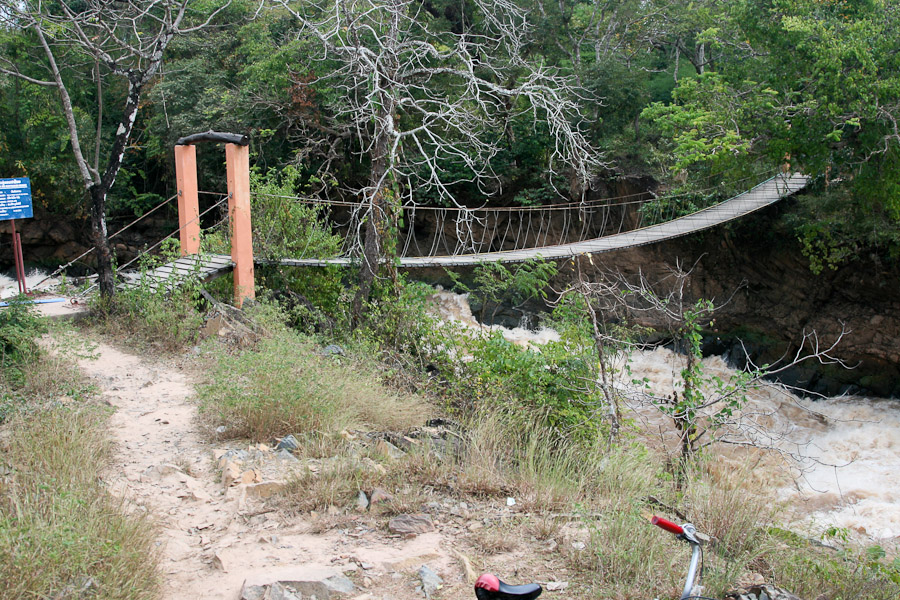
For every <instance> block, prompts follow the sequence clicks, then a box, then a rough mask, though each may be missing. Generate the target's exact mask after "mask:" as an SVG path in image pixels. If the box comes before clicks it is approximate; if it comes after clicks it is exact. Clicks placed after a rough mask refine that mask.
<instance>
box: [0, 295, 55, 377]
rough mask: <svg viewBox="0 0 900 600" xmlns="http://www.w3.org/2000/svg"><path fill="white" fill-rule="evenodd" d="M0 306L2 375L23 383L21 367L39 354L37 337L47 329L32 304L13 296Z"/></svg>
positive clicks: (0, 369)
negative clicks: (4, 305) (3, 305)
mask: <svg viewBox="0 0 900 600" xmlns="http://www.w3.org/2000/svg"><path fill="white" fill-rule="evenodd" d="M8 304H9V306H6V307H3V308H0V375H2V376H3V379H4V380H5V381H7V382H8V383H13V384H15V383H20V382H21V380H22V377H23V373H22V369H23V367H25V366H26V365H27V364H28V363H29V362H30V361H32V360H34V359H35V358H36V357H37V356H38V355H39V353H40V349H39V348H38V345H37V338H38V337H39V336H40V335H42V334H43V333H45V332H46V331H47V326H46V324H45V322H44V320H43V319H41V317H40V316H38V314H37V313H36V312H35V310H34V308H33V306H32V304H31V303H30V302H29V301H28V300H25V299H23V298H21V297H20V298H13V299H11V300H9V302H8Z"/></svg>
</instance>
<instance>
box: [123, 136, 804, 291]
mask: <svg viewBox="0 0 900 600" xmlns="http://www.w3.org/2000/svg"><path fill="white" fill-rule="evenodd" d="M198 141H214V142H225V153H226V169H227V182H228V193H227V194H219V195H217V196H218V197H217V198H215V197H214V198H213V200H212V201H211V202H206V204H208V207H207V208H206V209H205V210H204V211H203V212H200V210H199V200H198V199H199V195H200V194H203V193H206V192H200V191H198V189H197V172H196V151H195V144H196V143H197V142H198ZM175 159H176V160H175V163H176V177H177V185H178V193H177V195H176V196H173V197H172V198H170V199H169V201H171V200H173V199H174V198H177V199H178V215H179V227H178V229H177V230H176V231H175V232H173V233H172V234H170V236H168V237H174V236H176V235H178V236H179V239H180V242H181V246H180V248H181V254H182V256H181V258H179V259H177V260H173V261H171V262H169V263H166V264H164V265H161V266H159V267H156V268H155V269H152V270H150V271H145V272H143V273H137V272H134V271H128V266H129V265H131V263H128V264H126V265H123V267H121V268H120V270H119V274H120V276H121V277H122V280H123V282H122V285H127V286H135V285H145V286H149V287H150V288H152V289H159V288H160V286H162V287H164V288H170V287H172V286H174V285H178V281H179V280H180V279H183V278H184V277H186V276H188V275H190V276H194V277H199V278H200V279H201V280H209V279H214V278H216V277H219V276H221V275H223V274H225V273H227V272H230V271H233V272H234V286H235V302H236V304H238V305H240V304H241V303H242V301H243V300H244V299H246V298H253V297H254V267H255V265H283V266H296V267H322V266H329V265H339V266H348V265H353V264H359V261H360V260H361V258H360V257H361V256H362V252H361V250H362V239H363V235H362V234H363V230H364V224H365V223H366V220H367V218H368V216H369V211H370V209H371V207H370V206H367V205H366V204H361V203H351V202H346V201H327V200H322V199H316V198H302V197H287V196H271V195H269V196H264V197H262V198H258V200H262V199H264V200H266V201H267V203H268V204H269V205H270V206H271V207H273V208H274V209H275V210H278V211H280V210H282V209H283V208H284V207H285V206H287V205H288V204H290V203H300V204H305V205H309V206H313V207H315V211H314V214H317V215H318V216H319V217H321V219H322V220H323V222H327V223H329V224H330V226H331V227H332V230H333V233H334V234H339V235H340V236H341V237H342V238H343V240H344V241H343V245H342V248H341V249H340V251H339V252H335V255H334V256H314V255H313V254H314V253H315V250H310V248H312V247H313V246H312V245H311V246H309V247H308V248H307V250H300V251H297V252H294V254H295V256H290V257H282V256H269V255H266V254H265V253H261V256H254V240H253V235H254V232H253V228H252V226H251V220H250V219H251V215H250V206H251V201H250V196H251V194H250V177H249V172H250V171H249V152H248V147H247V145H246V138H245V137H243V136H236V135H232V134H216V133H213V132H208V133H206V134H197V135H195V136H188V137H186V138H182V139H181V140H179V142H178V145H176V147H175ZM760 179H762V181H760ZM808 181H809V178H808V177H807V176H805V175H802V174H799V173H785V172H778V173H775V174H769V175H768V176H764V177H763V176H759V175H757V176H750V177H748V178H747V179H746V180H744V181H743V182H740V181H739V182H736V183H735V182H733V183H732V186H735V185H736V186H740V188H741V189H742V190H743V191H740V192H735V193H733V194H727V193H723V189H721V188H720V187H712V188H709V189H707V190H699V191H693V192H691V193H690V195H684V196H683V197H679V196H678V195H670V196H663V197H661V198H660V197H657V196H655V195H654V194H651V193H642V194H634V195H630V196H621V197H617V198H604V199H596V200H588V201H584V202H572V203H560V204H550V205H540V206H516V207H481V208H466V207H427V206H414V205H409V206H402V207H400V211H399V215H400V217H401V218H400V222H401V223H402V225H401V227H400V228H399V230H398V235H397V252H396V254H397V255H398V256H397V258H392V259H391V260H392V261H394V264H396V265H397V266H398V267H400V268H423V267H460V266H466V265H475V264H479V263H485V262H504V263H515V262H524V261H527V260H530V259H534V258H541V259H547V260H553V259H562V258H568V257H574V256H578V255H583V254H596V253H603V252H612V251H616V250H623V249H626V248H634V247H637V246H642V245H646V244H653V243H657V242H662V241H665V240H670V239H674V238H677V237H681V236H685V235H690V234H693V233H696V232H699V231H703V230H706V229H710V228H712V227H716V226H717V225H721V224H723V223H727V222H729V221H732V220H735V219H739V218H741V217H743V216H746V215H748V214H750V213H752V212H754V211H757V210H760V209H762V208H765V207H766V206H769V205H771V204H774V203H775V202H778V201H779V200H781V199H782V198H785V197H787V196H790V195H791V194H794V193H795V192H797V191H798V190H800V189H802V188H804V187H805V186H806V185H807V183H808ZM732 189H735V188H734V187H733V188H732ZM704 195H705V196H706V199H707V200H708V199H709V198H713V197H717V198H723V197H724V198H725V199H724V200H720V201H717V202H712V203H711V205H710V206H707V207H705V208H702V209H692V207H693V202H694V201H696V200H697V198H698V196H701V197H702V196H704ZM214 196H216V195H214ZM167 202H168V201H167ZM226 203H227V207H226ZM154 210H155V209H154ZM213 211H218V213H216V212H213ZM665 211H669V212H665ZM210 213H212V215H211V216H216V215H224V216H222V217H221V218H220V219H218V221H217V222H216V224H215V225H214V227H215V226H220V227H221V226H222V224H223V223H224V224H225V225H226V226H227V228H226V230H225V231H226V237H228V238H229V239H230V243H231V255H230V256H229V255H225V254H210V253H205V252H201V251H200V238H201V221H214V220H215V219H211V218H210V216H208V215H210ZM204 217H205V219H204ZM117 233H118V232H117ZM114 235H115V234H114ZM266 235H267V232H265V231H259V230H257V231H256V236H257V237H258V238H260V239H259V240H258V242H262V241H264V239H263V238H265V237H266ZM111 237H112V236H111ZM160 243H161V242H160ZM158 245H160V244H157V246H158ZM260 245H263V244H260ZM153 249H154V248H150V249H148V250H149V251H152V250H153ZM135 260H137V258H136V259H135ZM133 262H134V261H132V263H133Z"/></svg>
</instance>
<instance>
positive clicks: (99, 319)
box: [90, 240, 203, 352]
mask: <svg viewBox="0 0 900 600" xmlns="http://www.w3.org/2000/svg"><path fill="white" fill-rule="evenodd" d="M169 241H172V242H173V243H172V244H168V245H166V246H165V247H164V249H163V252H162V253H161V254H160V255H159V256H157V257H153V256H146V257H144V259H143V260H142V261H141V265H140V276H139V279H138V280H137V282H136V283H135V284H134V285H130V286H126V287H124V288H122V289H120V290H118V291H117V292H116V294H115V296H113V297H112V298H98V299H96V300H95V301H94V303H93V304H92V306H91V317H90V322H91V324H92V325H93V326H94V327H95V328H96V329H97V330H98V331H99V332H100V333H102V334H103V335H106V336H109V337H112V338H116V339H126V340H128V341H129V343H131V344H133V345H137V346H140V347H142V348H143V349H145V350H151V351H157V352H175V351H178V350H181V349H183V348H184V347H186V346H190V345H192V344H194V343H196V341H197V340H198V338H199V333H200V325H201V324H202V323H203V313H202V312H201V308H202V299H201V294H200V290H201V285H200V283H201V282H200V278H199V272H194V273H186V274H180V275H179V274H173V275H171V276H169V278H168V279H167V280H163V281H154V280H152V279H151V278H149V277H148V276H147V275H148V273H150V271H152V269H153V268H154V267H157V266H159V265H160V264H163V263H165V262H167V261H169V260H173V259H174V258H176V257H177V256H178V245H177V242H174V240H169Z"/></svg>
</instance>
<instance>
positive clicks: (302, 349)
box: [200, 331, 429, 441]
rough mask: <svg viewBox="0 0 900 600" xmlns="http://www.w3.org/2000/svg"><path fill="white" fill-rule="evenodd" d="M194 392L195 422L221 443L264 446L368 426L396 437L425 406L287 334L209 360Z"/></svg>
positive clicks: (415, 421) (421, 417)
mask: <svg viewBox="0 0 900 600" xmlns="http://www.w3.org/2000/svg"><path fill="white" fill-rule="evenodd" d="M217 358H218V360H217V361H215V362H214V364H212V365H210V376H209V382H208V383H207V384H206V385H205V386H203V387H202V388H201V389H200V399H201V408H200V411H201V417H202V418H203V420H204V421H205V422H206V424H207V425H208V426H209V427H210V428H211V429H215V428H216V427H218V426H219V425H225V426H226V427H227V428H228V429H227V434H226V435H227V436H228V437H242V438H250V439H252V440H254V441H268V440H270V439H272V438H275V437H282V436H284V435H287V434H295V435H297V434H304V433H312V432H319V433H323V432H324V433H331V432H338V431H340V430H342V429H348V428H349V429H352V428H358V429H362V428H369V429H373V430H376V431H398V430H403V429H406V428H408V427H410V426H412V425H418V424H421V423H422V422H423V421H424V420H425V418H426V416H427V414H428V412H429V408H428V407H427V405H426V403H424V402H423V401H422V400H421V399H419V398H417V397H415V396H412V395H400V394H397V393H395V392H393V391H391V390H389V389H387V388H385V387H383V386H381V385H379V384H377V383H373V381H372V377H371V375H372V374H371V373H368V372H365V371H361V370H360V368H359V367H358V365H357V364H355V363H353V361H351V360H349V359H344V358H341V357H335V356H323V355H321V354H319V353H318V349H317V347H316V345H315V344H314V343H313V342H312V341H310V340H309V339H307V338H304V337H302V336H300V335H298V334H296V333H293V332H290V331H280V332H277V333H275V334H274V335H273V336H272V337H271V338H266V339H263V340H261V341H260V342H259V344H258V345H257V347H256V348H254V349H252V350H247V351H245V352H243V353H240V354H237V355H231V356H224V357H217Z"/></svg>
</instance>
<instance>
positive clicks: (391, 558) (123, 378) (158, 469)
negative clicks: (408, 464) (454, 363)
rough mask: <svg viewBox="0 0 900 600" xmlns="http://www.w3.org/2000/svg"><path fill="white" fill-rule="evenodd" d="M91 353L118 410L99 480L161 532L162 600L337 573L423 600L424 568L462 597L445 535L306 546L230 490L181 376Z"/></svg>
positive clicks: (364, 590) (356, 527)
mask: <svg viewBox="0 0 900 600" xmlns="http://www.w3.org/2000/svg"><path fill="white" fill-rule="evenodd" d="M97 353H98V354H99V358H98V359H96V360H87V359H85V360H81V361H79V365H80V367H81V368H82V369H83V370H84V372H85V373H87V374H88V375H89V376H91V377H92V378H93V379H94V380H95V381H96V383H97V385H98V386H99V387H100V389H101V391H102V395H103V398H104V399H105V400H106V401H108V402H109V403H110V404H111V405H112V406H113V407H114V408H115V409H116V410H115V413H114V414H113V416H112V418H111V420H110V430H111V435H112V436H113V439H114V440H115V442H116V444H115V445H116V450H115V454H114V458H113V461H112V464H111V466H110V467H109V469H108V472H107V474H106V475H105V480H106V482H107V484H108V485H109V488H110V490H111V491H112V492H113V493H114V494H115V495H116V496H119V497H123V498H126V499H128V500H129V501H131V502H133V503H134V505H135V507H136V510H147V511H149V512H150V513H151V514H152V515H153V516H154V519H155V520H156V521H157V523H158V529H159V531H160V535H159V542H158V544H159V547H160V552H161V561H160V565H161V571H162V573H163V578H164V584H163V590H162V598H165V599H167V600H169V599H171V600H181V599H184V600H188V599H190V600H196V599H197V598H205V599H227V600H236V599H237V598H239V597H240V590H241V587H242V585H243V583H244V580H245V579H247V578H251V579H260V578H262V579H264V578H266V577H269V576H271V575H272V574H273V573H274V572H276V571H277V572H291V571H298V570H303V571H312V572H318V571H323V572H324V570H329V571H333V572H337V573H339V572H342V571H343V572H345V573H346V574H347V575H348V576H350V577H351V579H352V580H353V581H354V582H355V583H357V585H359V586H360V589H359V593H358V594H356V595H355V597H358V598H360V599H363V598H366V599H380V598H391V599H404V598H410V599H412V598H421V597H422V595H421V594H420V593H418V592H416V590H415V588H416V584H417V581H416V580H415V571H416V570H417V569H418V568H419V567H420V566H421V565H422V564H425V563H427V564H428V565H429V566H430V567H431V568H433V569H435V570H437V571H438V572H440V573H441V575H442V576H444V579H445V581H446V582H447V584H448V586H452V587H455V584H459V585H465V584H464V582H463V580H462V577H461V574H460V572H459V569H458V568H457V567H456V566H455V565H454V564H453V563H452V559H451V558H450V557H449V556H448V554H447V552H446V550H445V549H446V545H447V540H446V539H445V536H444V534H443V533H442V531H445V530H446V528H445V527H444V526H443V525H442V524H439V526H438V531H435V532H433V533H426V534H422V535H420V536H418V537H416V538H415V539H412V540H401V539H397V538H396V537H391V536H389V535H387V533H386V532H384V531H382V530H380V529H379V528H378V527H377V525H376V524H373V523H372V521H371V519H365V518H359V520H358V521H356V522H351V524H350V525H349V526H347V528H345V529H333V530H331V531H328V532H326V533H323V534H309V533H305V532H306V531H307V529H308V524H307V523H306V522H304V521H302V520H294V521H287V520H285V519H284V518H283V517H281V516H279V514H278V513H277V512H274V511H271V512H267V511H266V510H265V509H264V508H263V507H262V505H261V504H259V503H258V501H255V500H254V501H248V500H246V499H245V497H244V494H242V493H241V490H240V487H231V488H225V487H224V486H223V484H222V482H221V479H220V477H221V475H220V473H219V472H218V469H217V468H216V466H215V464H214V458H213V450H214V448H213V447H212V446H211V445H210V444H209V443H207V442H206V441H205V440H204V439H203V438H202V437H201V436H200V434H199V432H198V431H197V428H196V424H195V423H196V422H195V418H194V417H195V413H196V406H195V404H194V402H193V401H192V397H193V395H194V387H193V383H192V380H191V376H190V374H189V373H188V371H187V370H186V369H183V368H181V367H180V366H179V365H177V364H175V363H174V361H171V364H169V363H163V362H159V361H155V360H153V359H148V358H145V357H140V356H135V355H132V354H128V353H126V352H123V351H121V350H119V349H116V348H114V347H112V346H110V345H108V344H104V343H101V344H100V345H99V347H98V349H97ZM451 529H452V527H451ZM360 563H366V564H365V566H366V567H367V568H366V569H363V568H362V567H360ZM444 597H448V596H446V595H445V596H444ZM449 597H457V595H453V596H449ZM458 597H460V598H463V597H468V594H465V593H460V594H459V595H458Z"/></svg>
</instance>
